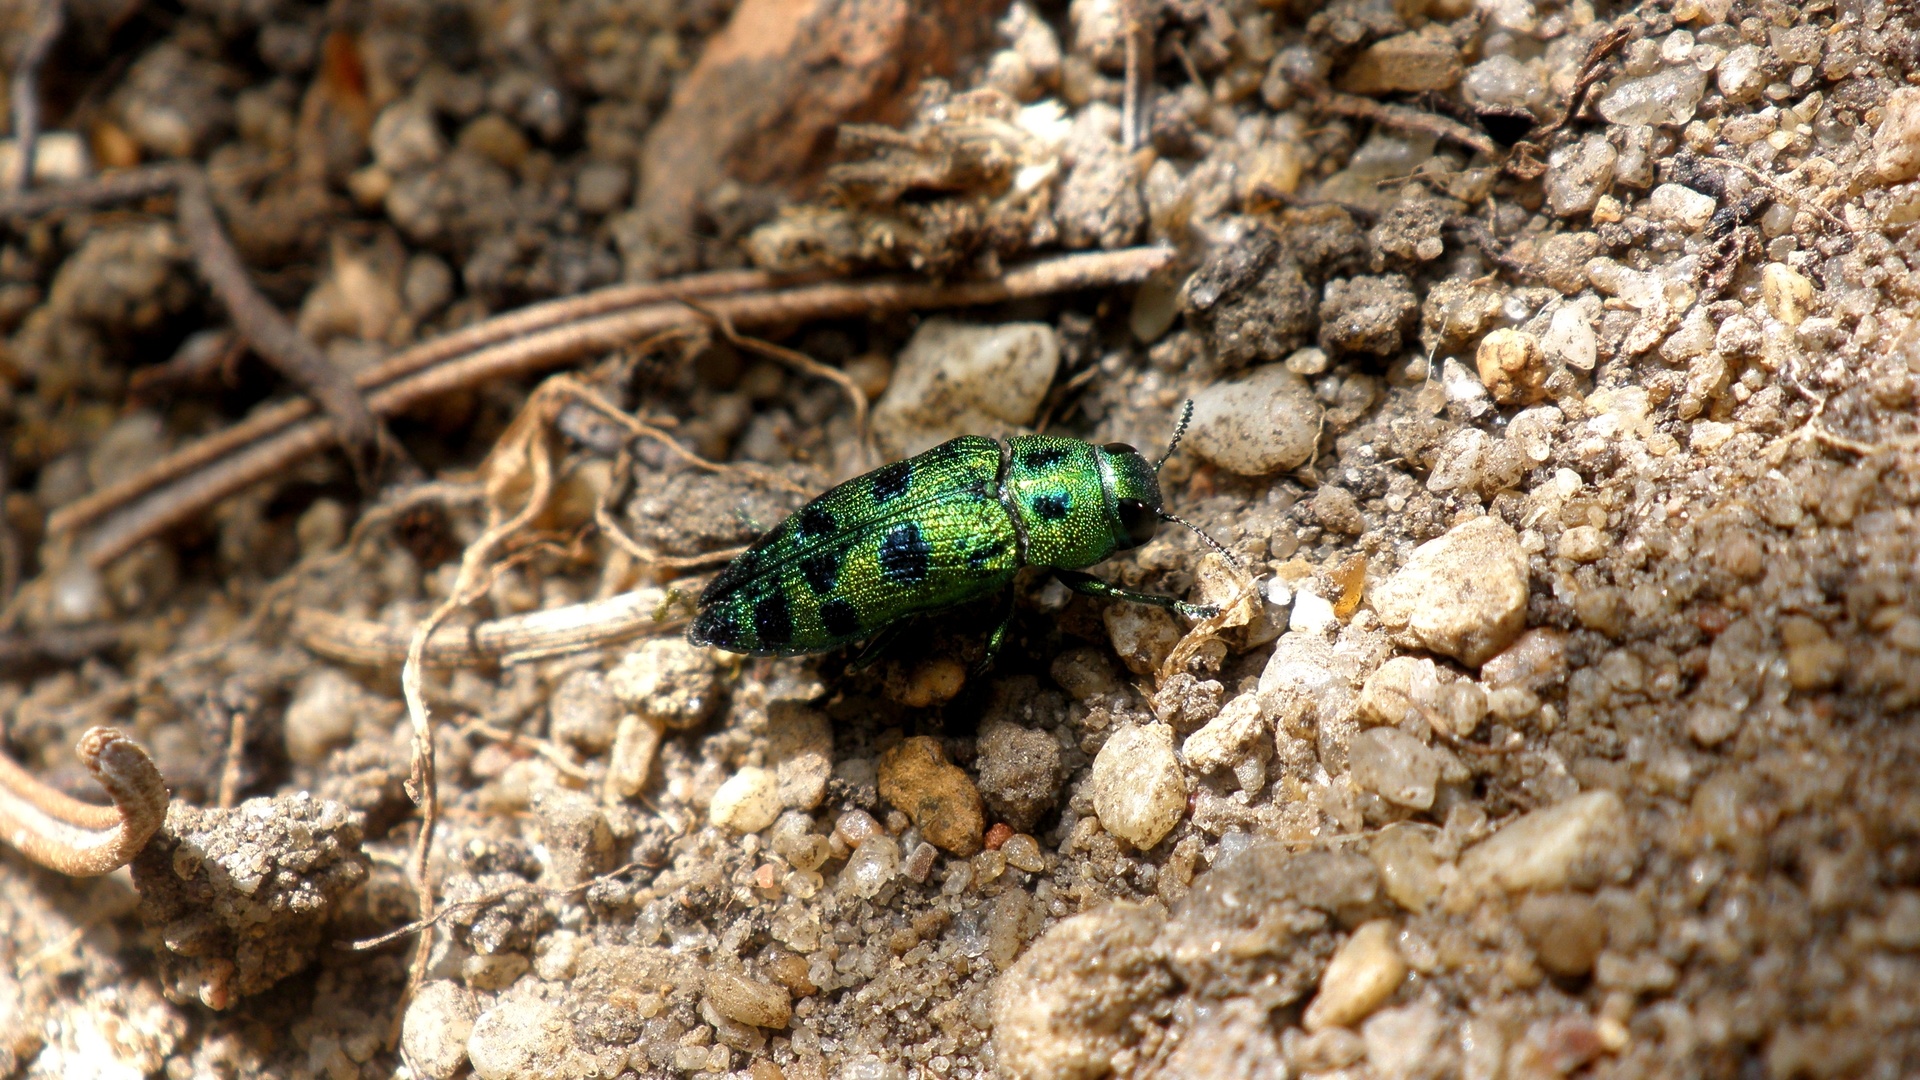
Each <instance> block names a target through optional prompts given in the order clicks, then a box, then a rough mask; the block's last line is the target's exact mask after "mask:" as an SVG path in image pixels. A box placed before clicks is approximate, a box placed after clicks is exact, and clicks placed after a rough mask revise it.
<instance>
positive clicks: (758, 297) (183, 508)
mask: <svg viewBox="0 0 1920 1080" xmlns="http://www.w3.org/2000/svg"><path fill="white" fill-rule="evenodd" d="M1172 257H1173V251H1172V249H1170V248H1163V247H1143V248H1127V249H1124V250H1121V251H1104V252H1093V253H1089V254H1082V255H1065V256H1060V257H1056V258H1051V259H1045V260H1042V261H1040V262H1036V263H1030V264H1028V265H1026V266H1022V267H1017V268H1015V269H1013V270H1010V271H1008V272H1007V273H1006V274H1005V275H1003V276H1002V277H999V278H997V279H994V280H992V281H976V282H964V283H958V284H952V285H942V284H937V283H933V282H927V281H918V280H911V279H900V278H891V279H881V280H878V281H869V282H836V283H827V284H818V285H806V286H800V287H797V288H793V289H786V290H781V291H778V292H766V293H749V294H745V295H733V296H725V297H719V298H716V299H713V300H711V301H710V302H709V304H708V306H709V307H711V308H712V309H713V310H714V311H716V312H719V313H722V314H724V315H726V317H727V318H728V319H729V320H731V321H732V322H733V324H734V325H735V326H768V325H775V324H781V323H797V322H807V321H811V320H817V319H831V318H845V317H849V316H853V315H861V314H867V313H870V312H876V311H911V310H919V309H928V308H948V307H971V306H976V305H981V304H995V303H1001V302H1004V301H1008V300H1018V299H1023V298H1026V297H1032V296H1044V295H1048V294H1051V293H1058V292H1070V291H1073V290H1077V289H1085V288H1094V287H1105V286H1112V285H1119V284H1126V283H1130V282H1136V281H1140V280H1143V279H1145V278H1146V277H1148V276H1150V275H1152V274H1153V273H1154V272H1156V271H1158V270H1159V269H1161V268H1162V267H1164V266H1165V265H1166V264H1167V262H1168V261H1169V260H1170V259H1171V258H1172ZM698 318H699V316H698V315H697V314H695V313H694V312H692V311H690V310H689V309H688V308H687V307H686V306H685V305H684V304H682V303H679V302H668V303H661V304H642V305H639V306H636V307H633V308H630V309H626V310H619V311H613V312H608V313H606V314H602V315H598V316H594V317H591V318H586V319H580V320H576V321H572V322H568V323H562V324H558V325H554V326H550V327H548V328H546V329H544V330H539V331H535V332H532V333H528V334H526V335H524V336H521V337H518V338H514V339H511V340H506V341H501V342H497V343H495V344H492V345H488V346H484V347H482V348H479V349H476V350H473V351H472V352H468V353H463V354H458V355H456V356H453V357H450V358H448V359H446V360H445V361H443V362H440V363H436V364H434V365H431V366H429V367H427V368H424V369H422V370H421V371H419V372H417V373H415V374H413V375H410V376H407V377H405V378H401V379H397V380H395V381H393V382H391V383H389V384H387V385H385V386H383V387H382V388H381V389H380V390H378V391H377V392H375V393H373V394H371V395H370V396H369V397H368V399H367V405H368V407H369V408H371V409H372V410H373V412H374V413H375V414H376V415H381V416H387V415H392V414H393V413H396V412H400V411H402V410H405V409H407V408H411V407H412V406H414V405H417V404H420V403H421V402H424V401H427V400H430V399H432V398H435V397H438V396H440V395H442V394H445V393H448V392H450V391H453V390H458V389H463V388H465V387H470V386H476V385H479V384H481V383H484V382H487V381H489V380H492V379H498V378H505V377H509V376H518V375H525V374H529V373H532V372H535V371H540V370H544V369H547V368H552V367H557V366H559V365H561V364H564V363H567V362H568V361H571V360H575V359H578V358H580V357H583V356H588V355H593V354H596V353H604V352H609V351H611V350H613V349H617V348H620V347H622V346H625V345H628V344H630V343H632V342H634V341H638V340H642V339H644V338H646V337H648V336H650V335H653V334H657V333H660V332H661V331H663V330H668V329H671V328H674V327H678V326H684V325H686V324H687V323H688V322H689V321H691V320H694V319H698ZM214 438H215V439H223V438H224V437H223V436H214ZM333 438H334V436H333V431H332V428H331V427H330V426H329V425H328V424H327V422H326V421H325V420H324V419H322V418H319V417H309V418H308V419H306V420H303V421H299V422H296V423H291V424H289V425H288V426H287V427H286V429H285V430H284V431H281V432H280V433H279V434H278V435H275V436H273V437H271V438H268V439H265V440H263V441H260V442H258V443H255V444H253V445H245V444H242V445H240V446H237V447H231V448H230V449H228V450H224V451H223V452H221V453H208V452H206V451H203V450H200V449H199V448H198V447H196V446H190V447H187V448H186V449H185V450H183V451H181V452H180V453H181V455H191V456H193V457H195V458H198V459H200V461H201V462H202V464H199V465H196V466H195V468H193V469H191V470H183V469H181V468H180V467H179V466H178V465H176V464H174V459H173V458H169V459H167V460H165V461H162V462H161V463H160V464H159V465H156V466H155V471H157V472H164V473H167V474H169V475H170V476H171V477H172V479H169V480H167V481H163V482H162V483H161V484H155V485H135V486H141V487H142V489H143V490H145V491H147V492H149V494H148V495H147V496H146V497H144V498H140V499H138V501H127V502H121V503H116V504H114V505H112V506H100V505H95V506H93V507H90V508H89V509H90V515H91V516H92V517H95V518H99V517H105V516H107V514H108V512H109V511H111V516H110V517H107V520H106V521H104V522H103V523H102V524H101V527H100V529H99V530H98V531H97V532H96V534H95V535H94V536H93V537H92V538H91V539H90V540H89V541H88V542H87V543H86V544H85V546H84V551H85V555H86V558H87V560H88V561H89V562H90V563H92V564H93V565H95V566H100V565H104V564H106V563H109V562H112V561H113V560H114V559H116V558H118V557H119V556H121V555H123V554H125V553H126V552H127V551H129V550H131V549H132V548H133V547H134V546H136V545H137V544H139V543H140V542H141V541H142V540H145V539H146V538H147V537H149V536H153V535H155V534H156V533H159V532H161V531H164V530H165V529H168V528H171V527H173V526H175V525H178V524H181V523H183V522H185V521H188V520H190V519H192V518H193V517H194V516H195V515H197V514H198V513H200V512H201V511H202V510H204V509H205V508H206V507H208V506H210V505H212V504H213V503H215V502H218V501H219V500H221V499H223V498H226V497H227V496H229V495H232V494H234V493H235V492H238V491H241V490H243V489H245V488H247V487H249V486H251V485H253V484H255V483H258V482H260V481H262V480H266V479H269V478H271V477H273V476H276V475H279V474H281V473H283V472H284V471H285V470H286V469H287V468H288V467H289V466H291V465H292V464H293V463H294V462H297V461H299V460H300V459H302V458H304V457H306V456H308V455H309V454H313V453H317V452H319V451H320V450H322V449H324V448H326V447H327V446H328V445H329V444H330V443H332V441H333ZM177 456H180V455H176V457H177ZM59 524H61V525H65V526H68V527H71V525H72V524H73V520H72V518H66V519H64V520H61V521H60V522H59ZM54 525H55V522H52V521H50V522H49V529H52V528H53V527H54Z"/></svg>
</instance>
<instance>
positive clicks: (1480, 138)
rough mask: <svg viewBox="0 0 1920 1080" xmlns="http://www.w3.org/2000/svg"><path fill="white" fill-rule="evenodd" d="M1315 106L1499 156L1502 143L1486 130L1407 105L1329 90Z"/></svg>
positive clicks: (1338, 114)
mask: <svg viewBox="0 0 1920 1080" xmlns="http://www.w3.org/2000/svg"><path fill="white" fill-rule="evenodd" d="M1313 107H1314V108H1315V109H1318V110H1319V111H1321V112H1327V113H1333V114H1334V115H1336V116H1350V117H1352V118H1354V119H1356V120H1365V121H1368V122H1369V123H1374V124H1380V125H1382V126H1384V127H1391V128H1399V129H1400V130H1401V131H1411V132H1414V133H1416V134H1420V135H1431V136H1433V137H1434V138H1436V139H1444V140H1446V141H1448V142H1453V143H1458V144H1459V145H1461V146H1464V147H1467V148H1468V149H1470V150H1478V151H1480V152H1481V153H1483V154H1485V155H1487V156H1488V157H1499V156H1500V146H1499V144H1498V143H1496V142H1494V141H1493V140H1492V139H1491V138H1489V137H1488V136H1487V134H1486V133H1485V132H1480V131H1475V130H1474V129H1472V128H1470V127H1468V126H1467V125H1465V124H1462V123H1460V122H1459V121H1458V120H1450V119H1448V118H1447V117H1444V116H1440V115H1438V114H1436V113H1430V112H1424V111H1422V110H1420V109H1410V108H1408V107H1407V106H1405V105H1390V104H1388V103H1386V102H1384V101H1375V100H1373V99H1372V98H1369V97H1360V96H1359V95H1357V94H1342V93H1339V92H1337V91H1327V92H1326V93H1323V94H1319V95H1316V96H1315V97H1314V99H1313Z"/></svg>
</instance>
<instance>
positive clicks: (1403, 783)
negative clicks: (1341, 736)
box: [1347, 727, 1440, 810]
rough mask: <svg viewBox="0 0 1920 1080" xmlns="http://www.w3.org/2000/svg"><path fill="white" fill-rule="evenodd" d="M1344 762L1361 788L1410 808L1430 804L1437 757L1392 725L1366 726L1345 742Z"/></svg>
mask: <svg viewBox="0 0 1920 1080" xmlns="http://www.w3.org/2000/svg"><path fill="white" fill-rule="evenodd" d="M1347 765H1348V768H1350V769H1351V770H1352V772H1353V782H1354V784H1355V785H1357V786H1358V787H1359V788H1360V789H1361V790H1363V791H1371V792H1373V793H1374V794H1375V795H1378V796H1380V797H1381V798H1383V799H1385V800H1387V801H1388V802H1390V803H1393V804H1394V805H1396V806H1405V807H1409V808H1411V809H1414V810H1425V809H1428V808H1429V807H1431V806H1432V805H1433V794H1434V788H1435V786H1436V785H1437V784H1438V783H1439V780H1440V759H1439V757H1438V756H1437V755H1436V754H1434V752H1433V751H1432V750H1429V749H1427V747H1426V746H1425V745H1424V744H1422V743H1421V742H1420V740H1419V739H1416V738H1414V737H1413V736H1411V735H1409V734H1407V733H1406V732H1404V731H1401V730H1400V729H1399V728H1393V727H1377V728H1369V729H1367V730H1366V731H1363V732H1361V733H1360V734H1358V735H1355V736H1354V737H1353V739H1352V741H1350V742H1349V743H1347Z"/></svg>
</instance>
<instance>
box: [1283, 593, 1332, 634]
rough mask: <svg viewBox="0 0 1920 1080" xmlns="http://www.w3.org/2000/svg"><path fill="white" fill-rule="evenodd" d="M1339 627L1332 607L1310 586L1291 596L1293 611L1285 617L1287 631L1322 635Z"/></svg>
mask: <svg viewBox="0 0 1920 1080" xmlns="http://www.w3.org/2000/svg"><path fill="white" fill-rule="evenodd" d="M1339 625H1340V617H1339V616H1338V615H1336V614H1334V611H1333V605H1332V604H1331V603H1329V602H1328V601H1327V600H1326V599H1325V598H1324V597H1322V596H1321V595H1320V594H1319V593H1317V592H1314V591H1313V589H1312V588H1311V587H1310V586H1302V587H1301V588H1300V590H1299V591H1298V592H1296V593H1294V594H1293V611H1292V612H1291V613H1290V614H1289V615H1288V616H1287V629H1289V630H1298V631H1300V632H1301V633H1304V634H1324V633H1326V632H1327V631H1328V630H1332V629H1334V628H1335V627H1337V626H1339Z"/></svg>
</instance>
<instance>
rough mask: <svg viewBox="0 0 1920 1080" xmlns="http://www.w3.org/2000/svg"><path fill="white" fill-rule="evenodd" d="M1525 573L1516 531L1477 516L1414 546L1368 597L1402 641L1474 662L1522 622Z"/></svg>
mask: <svg viewBox="0 0 1920 1080" xmlns="http://www.w3.org/2000/svg"><path fill="white" fill-rule="evenodd" d="M1528 575H1529V571H1528V568H1527V553H1526V552H1525V551H1524V550H1522V549H1521V547H1520V536H1519V534H1518V533H1516V532H1514V531H1513V527H1512V526H1511V525H1508V524H1507V523H1506V522H1504V521H1501V520H1500V519H1498V518H1496V517H1479V518H1474V519H1472V520H1470V521H1467V522H1464V523H1462V524H1459V525H1456V526H1454V527H1453V528H1451V529H1449V530H1447V532H1446V533H1445V534H1443V535H1441V536H1439V537H1436V538H1435V539H1432V540H1429V541H1427V542H1426V543H1424V544H1421V545H1420V546H1419V547H1417V548H1415V549H1414V551H1413V554H1412V555H1411V556H1410V557H1408V559H1407V562H1406V565H1404V566H1402V567H1401V568H1400V569H1399V570H1398V571H1396V572H1395V573H1394V574H1393V576H1392V577H1389V578H1388V579H1386V581H1384V582H1382V583H1381V584H1379V585H1377V586H1375V587H1374V589H1373V590H1372V594H1371V599H1372V601H1373V609H1374V612H1375V613H1376V614H1378V615H1379V616H1380V622H1381V623H1382V625H1384V626H1385V627H1386V629H1387V630H1388V632H1389V633H1392V634H1393V635H1395V637H1397V638H1399V639H1401V640H1402V641H1403V642H1404V643H1406V644H1408V645H1411V646H1414V647H1418V648H1426V649H1430V650H1432V651H1434V652H1440V653H1445V654H1447V655H1448V656H1452V657H1454V658H1456V659H1458V660H1460V661H1461V662H1462V663H1465V664H1467V665H1469V666H1472V667H1478V666H1479V665H1480V664H1482V663H1485V662H1486V661H1487V660H1488V659H1490V658H1492V657H1493V656H1494V655H1495V654H1497V653H1499V652H1500V650H1501V649H1503V648H1505V647H1506V646H1507V644H1508V643H1509V642H1511V641H1512V640H1513V639H1514V638H1515V637H1516V636H1517V635H1518V634H1519V633H1520V631H1521V630H1522V629H1524V628H1525V626H1526V618H1527V586H1528V580H1529V576H1528Z"/></svg>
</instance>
